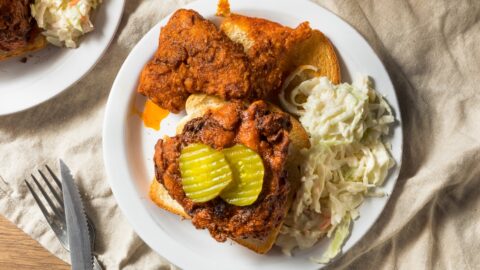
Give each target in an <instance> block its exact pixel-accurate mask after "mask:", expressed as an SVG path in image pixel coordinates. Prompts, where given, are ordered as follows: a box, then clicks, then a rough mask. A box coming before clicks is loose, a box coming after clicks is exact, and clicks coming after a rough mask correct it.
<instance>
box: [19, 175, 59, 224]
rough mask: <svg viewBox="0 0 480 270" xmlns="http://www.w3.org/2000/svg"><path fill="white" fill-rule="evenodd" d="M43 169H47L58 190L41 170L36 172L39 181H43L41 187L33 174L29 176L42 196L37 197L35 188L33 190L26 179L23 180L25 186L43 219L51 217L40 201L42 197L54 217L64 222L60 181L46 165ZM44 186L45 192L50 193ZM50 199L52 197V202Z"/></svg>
mask: <svg viewBox="0 0 480 270" xmlns="http://www.w3.org/2000/svg"><path fill="white" fill-rule="evenodd" d="M45 167H46V168H47V171H48V172H49V174H50V176H51V178H52V179H53V182H55V186H56V187H57V188H58V190H57V189H56V188H55V187H54V186H53V185H52V184H51V182H52V181H51V180H48V178H47V176H46V175H45V174H44V173H43V172H42V171H41V170H38V173H39V174H40V176H41V179H43V183H44V185H43V186H42V185H41V184H40V182H39V181H38V179H37V178H36V177H35V176H34V175H33V174H31V177H32V179H33V182H34V183H35V185H36V187H37V189H38V190H40V193H41V195H42V196H39V194H38V193H37V191H35V188H33V185H32V184H31V183H30V182H29V181H28V180H27V179H25V183H26V184H27V187H28V189H29V190H30V193H32V195H33V198H34V199H35V201H36V203H37V204H38V206H39V207H40V210H41V211H42V213H43V215H44V216H45V217H48V216H51V215H50V213H51V212H49V211H48V210H47V207H46V205H45V204H44V203H43V202H42V200H41V199H40V198H41V197H43V199H44V200H45V201H46V202H47V204H48V206H49V208H50V209H51V210H52V211H53V213H54V214H55V216H57V217H59V218H61V219H62V220H65V214H64V208H63V196H62V194H61V192H62V185H61V183H60V180H59V179H58V178H57V176H56V175H55V174H54V173H53V172H52V170H51V169H50V167H48V165H45ZM45 185H46V186H47V188H48V189H47V190H49V191H50V192H49V193H48V192H47V191H46V190H45V189H44V186H45ZM50 194H51V195H50ZM52 197H53V200H52ZM54 201H55V202H56V203H55V202H54Z"/></svg>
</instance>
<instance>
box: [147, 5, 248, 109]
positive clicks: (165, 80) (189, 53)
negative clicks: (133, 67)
mask: <svg viewBox="0 0 480 270" xmlns="http://www.w3.org/2000/svg"><path fill="white" fill-rule="evenodd" d="M249 76H250V71H249V67H248V60H247V57H246V55H245V54H244V52H243V48H242V46H241V45H240V44H236V43H233V42H232V41H230V40H229V39H228V37H227V36H226V35H225V34H224V33H222V32H221V31H220V30H219V29H218V28H217V27H216V26H215V25H214V24H213V23H211V22H210V21H208V20H206V19H204V18H203V17H202V16H200V15H199V14H198V13H197V12H195V11H193V10H185V9H180V10H178V11H176V12H175V13H174V14H173V15H172V17H171V19H170V20H169V22H168V23H167V25H166V26H165V27H163V28H162V30H161V33H160V40H159V45H158V50H157V52H156V53H155V56H154V57H153V59H152V60H151V61H150V62H149V63H148V64H147V65H146V66H145V68H144V70H143V71H142V74H141V76H140V83H139V86H138V92H140V93H141V94H143V95H145V96H147V97H148V98H150V99H151V100H152V101H153V102H155V103H156V104H158V105H160V106H161V107H163V108H165V109H167V110H169V111H172V112H179V111H181V110H183V109H184V107H185V101H186V99H187V98H188V96H189V95H190V94H191V93H207V94H211V95H216V96H219V97H222V98H223V99H239V98H245V97H248V96H249V90H250V82H249V80H248V78H249Z"/></svg>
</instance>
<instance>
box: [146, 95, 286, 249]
mask: <svg viewBox="0 0 480 270" xmlns="http://www.w3.org/2000/svg"><path fill="white" fill-rule="evenodd" d="M291 127H292V126H291V122H290V117H289V116H288V115H286V114H284V113H277V112H272V111H270V110H269V109H268V106H267V104H266V103H265V102H264V101H257V102H254V103H252V104H251V105H250V106H248V107H246V105H243V104H242V103H240V102H230V103H227V104H226V105H223V106H222V107H219V108H216V109H211V110H210V111H208V112H207V113H206V114H205V115H204V116H202V117H198V118H194V119H192V120H190V121H189V122H188V123H187V124H186V125H185V127H184V129H183V133H182V134H180V135H177V136H175V137H166V138H164V139H161V140H159V141H158V142H157V145H156V146H155V156H154V163H155V174H156V179H158V181H159V182H160V183H161V184H162V185H163V186H164V187H165V188H166V189H167V191H168V193H169V194H170V196H172V198H174V199H175V200H176V201H177V202H179V203H180V205H182V206H183V208H184V209H185V211H186V212H187V213H188V215H189V216H190V217H192V223H193V224H194V225H195V226H196V227H197V228H199V229H208V230H209V231H210V234H211V235H212V236H213V237H214V238H215V239H216V240H217V241H222V242H223V241H225V240H226V238H227V237H230V238H232V239H246V238H256V239H264V238H265V237H267V236H268V234H269V233H270V232H271V231H272V230H274V229H275V228H277V227H278V226H280V224H281V223H282V221H283V219H284V217H285V214H286V212H287V211H286V210H287V207H288V196H289V190H290V187H289V183H288V181H287V173H286V170H285V168H284V167H285V162H286V160H287V155H288V146H289V143H290V140H289V131H290V129H291ZM191 143H204V144H207V145H209V146H211V147H213V148H216V149H223V148H225V147H231V146H233V145H234V144H236V143H240V144H243V145H246V146H247V147H249V148H251V149H253V150H254V151H256V152H257V153H258V154H259V155H260V156H261V157H262V160H263V163H264V167H265V176H264V181H263V187H262V191H261V193H260V195H259V197H258V199H257V200H256V201H255V203H253V204H252V205H248V206H235V205H231V204H228V203H226V202H225V201H223V200H222V199H220V198H216V199H213V200H211V201H209V202H205V203H194V202H192V201H191V200H190V199H189V198H188V197H186V195H185V192H184V191H183V188H182V180H181V174H180V170H179V157H180V153H181V150H182V149H183V147H185V146H186V145H189V144H191Z"/></svg>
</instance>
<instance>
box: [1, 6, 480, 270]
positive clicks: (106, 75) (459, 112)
mask: <svg viewBox="0 0 480 270" xmlns="http://www.w3.org/2000/svg"><path fill="white" fill-rule="evenodd" d="M186 2H188V1H175V0H171V1H161V0H151V1H142V0H129V1H127V3H126V8H125V13H124V17H123V19H122V22H121V25H120V27H119V31H118V33H117V36H116V38H115V40H114V41H113V44H112V45H111V47H110V48H109V50H108V52H107V54H106V55H105V56H104V57H103V59H102V60H101V61H100V62H99V64H98V65H97V66H96V67H95V68H94V69H93V70H92V71H91V72H90V73H89V74H88V75H87V76H86V77H85V78H84V79H83V80H81V81H80V82H78V83H77V84H76V85H75V86H73V87H71V88H70V89H69V90H67V91H65V92H64V93H62V94H61V95H60V96H58V97H56V98H54V99H52V100H50V101H49V102H46V103H44V104H42V105H40V106H37V107H36V108H33V109H30V110H28V111H25V112H22V113H18V114H15V115H11V116H6V117H0V153H1V155H0V176H1V178H2V179H3V180H2V179H0V213H1V214H2V215H4V216H6V217H7V218H8V219H9V220H11V221H12V222H14V223H15V224H17V226H18V227H19V228H21V229H22V230H24V231H25V232H26V233H27V234H29V235H31V236H32V237H33V238H34V239H36V240H37V241H39V242H40V243H41V244H42V245H43V246H44V247H45V248H47V249H48V250H49V251H50V252H52V253H54V254H55V255H57V256H58V257H60V258H61V259H63V260H66V261H68V254H66V253H65V251H64V250H63V249H62V247H61V246H60V244H59V243H58V241H57V240H56V239H55V236H54V235H53V233H52V232H51V230H50V229H49V227H48V226H47V224H46V223H45V221H44V219H43V217H42V216H41V213H40V211H39V209H38V208H37V207H36V206H35V204H34V201H33V199H32V197H31V196H30V195H29V194H28V192H27V189H26V187H25V185H24V184H23V181H22V180H23V179H24V178H25V177H27V176H28V175H29V173H30V172H32V171H33V170H34V169H36V168H38V167H36V166H38V165H41V164H45V163H48V164H51V165H52V166H56V159H57V158H59V157H63V158H64V160H65V161H66V162H67V164H69V165H70V167H71V169H72V170H73V172H74V173H75V177H76V179H77V180H78V184H79V187H80V189H81V192H82V194H83V197H84V199H85V204H86V208H87V212H88V214H89V215H90V217H91V218H92V219H93V221H94V223H95V225H96V227H97V229H98V230H97V249H96V251H97V252H98V253H99V258H100V260H101V261H102V262H103V264H104V265H105V266H106V267H107V269H170V268H174V267H173V266H171V265H170V264H169V263H168V261H166V260H165V259H163V258H162V257H161V255H158V254H156V253H155V252H153V251H152V250H151V249H150V248H149V247H148V246H146V245H145V244H144V243H143V242H142V241H141V239H139V237H138V236H137V235H136V234H135V233H134V232H133V231H132V228H131V227H130V225H129V224H128V223H127V221H126V219H125V218H124V216H123V214H122V213H121V212H120V210H119V208H118V206H117V205H116V203H115V200H114V198H113V196H112V193H111V191H110V188H109V186H108V184H107V181H106V179H105V178H106V176H105V169H104V165H103V160H102V136H101V135H102V121H103V116H104V109H105V103H106V101H107V97H108V93H109V90H110V87H111V84H112V82H113V80H114V78H115V75H116V73H117V71H118V69H119V68H120V66H121V64H122V63H123V61H124V59H125V57H126V56H127V55H128V53H129V51H130V50H131V49H132V47H133V46H134V45H135V44H136V43H137V42H138V41H139V40H140V38H141V37H142V36H143V35H144V33H146V32H147V31H148V30H149V29H150V28H151V27H152V26H153V25H154V24H155V23H157V22H158V21H159V20H160V19H161V18H163V17H164V16H165V15H167V14H168V13H170V12H172V11H173V10H175V9H176V8H178V7H180V6H182V5H183V4H185V3H186ZM318 2H319V4H320V5H322V6H324V7H326V8H328V9H330V10H332V11H333V12H335V13H336V14H338V15H339V16H341V17H342V18H343V19H345V20H346V21H347V22H349V23H350V24H351V25H353V26H354V27H355V28H356V29H358V30H359V31H360V32H361V33H362V35H363V36H365V37H366V39H367V40H368V41H369V42H370V44H371V45H372V46H373V48H374V49H375V51H376V52H377V53H378V54H379V56H380V58H381V59H382V60H383V62H384V64H385V66H386V68H387V69H388V72H389V74H390V76H391V78H392V80H393V83H394V85H395V88H396V90H397V94H398V97H399V100H400V106H401V109H402V116H403V119H404V122H403V126H404V135H405V150H404V158H403V166H402V170H401V175H400V178H399V180H398V183H397V186H396V189H395V192H394V193H393V194H392V197H391V198H390V201H389V203H388V205H387V207H386V209H385V211H384V212H383V214H382V215H381V217H380V219H379V220H378V222H377V223H376V225H375V226H374V227H373V229H372V230H370V232H369V233H368V234H367V235H366V236H365V237H364V238H363V239H362V240H361V241H360V242H359V243H358V244H357V245H356V246H355V247H354V248H353V249H351V250H350V251H349V252H348V253H347V254H346V255H345V256H343V257H342V258H341V259H339V260H337V261H336V262H335V263H333V264H332V265H330V266H329V267H328V268H331V269H333V268H337V267H338V268H351V269H475V268H478V265H480V256H479V255H478V252H479V251H480V225H478V223H479V219H480V188H479V187H480V139H479V138H480V126H479V125H480V95H479V92H478V90H479V86H480V75H479V74H480V2H479V1H476V0H473V1H467V0H460V1H441V0H439V1H400V0H386V1H373V0H365V1H338V0H337V1H334V0H326V1H318ZM212 4H215V1H212ZM297 15H298V14H297ZM351 46H355V44H351ZM1 91H5V89H1ZM0 104H1V101H0Z"/></svg>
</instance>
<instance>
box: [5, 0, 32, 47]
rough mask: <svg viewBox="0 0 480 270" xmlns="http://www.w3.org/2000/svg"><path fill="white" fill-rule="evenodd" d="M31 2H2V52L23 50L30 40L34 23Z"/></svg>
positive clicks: (27, 0)
mask: <svg viewBox="0 0 480 270" xmlns="http://www.w3.org/2000/svg"><path fill="white" fill-rule="evenodd" d="M29 3H30V1H29V0H15V1H12V0H0V50H3V51H12V50H16V49H20V48H23V47H25V46H26V45H27V43H28V40H29V38H30V30H32V28H33V26H34V21H33V19H32V16H31V15H30V7H29Z"/></svg>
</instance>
